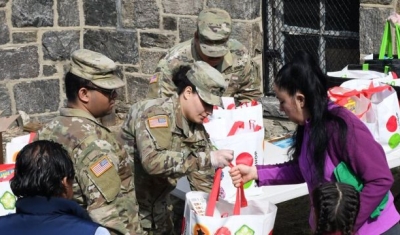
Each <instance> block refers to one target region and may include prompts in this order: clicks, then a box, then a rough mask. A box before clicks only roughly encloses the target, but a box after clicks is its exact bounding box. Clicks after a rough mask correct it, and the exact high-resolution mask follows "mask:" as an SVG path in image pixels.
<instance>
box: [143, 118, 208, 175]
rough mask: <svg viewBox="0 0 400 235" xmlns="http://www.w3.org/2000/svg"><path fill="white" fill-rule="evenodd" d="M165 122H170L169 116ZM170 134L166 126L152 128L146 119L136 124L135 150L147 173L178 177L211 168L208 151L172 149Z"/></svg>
mask: <svg viewBox="0 0 400 235" xmlns="http://www.w3.org/2000/svg"><path fill="white" fill-rule="evenodd" d="M150 118H151V117H150ZM167 118H168V117H167ZM167 122H168V123H170V122H169V118H168V120H167ZM171 136H172V134H171V130H170V128H169V127H168V126H167V127H164V128H160V127H157V128H152V127H150V125H149V122H148V119H144V120H141V121H140V122H139V124H138V125H136V140H137V142H136V145H137V150H138V151H139V154H140V157H141V159H140V160H141V162H142V165H143V168H144V169H145V170H146V171H147V172H148V173H149V174H152V175H162V176H172V177H180V176H183V175H187V174H189V173H190V172H193V171H198V170H207V169H210V168H211V162H210V153H209V152H208V151H206V152H193V151H190V150H187V151H179V152H177V151H172V150H171V148H170V145H171Z"/></svg>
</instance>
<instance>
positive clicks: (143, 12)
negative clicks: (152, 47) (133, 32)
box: [134, 0, 160, 28]
mask: <svg viewBox="0 0 400 235" xmlns="http://www.w3.org/2000/svg"><path fill="white" fill-rule="evenodd" d="M134 4H135V8H134V9H135V15H134V18H135V24H136V27H137V28H159V27H160V13H159V8H158V6H157V1H156V0H134Z"/></svg>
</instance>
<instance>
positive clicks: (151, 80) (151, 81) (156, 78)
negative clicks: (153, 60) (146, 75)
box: [150, 73, 160, 84]
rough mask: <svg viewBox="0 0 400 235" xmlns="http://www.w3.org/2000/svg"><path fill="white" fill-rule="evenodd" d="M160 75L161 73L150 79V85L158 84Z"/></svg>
mask: <svg viewBox="0 0 400 235" xmlns="http://www.w3.org/2000/svg"><path fill="white" fill-rule="evenodd" d="M159 75H160V73H156V74H154V75H153V76H152V77H151V78H150V84H152V83H156V82H157V81H158V76H159Z"/></svg>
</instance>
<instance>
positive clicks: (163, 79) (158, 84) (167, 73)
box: [147, 59, 176, 99]
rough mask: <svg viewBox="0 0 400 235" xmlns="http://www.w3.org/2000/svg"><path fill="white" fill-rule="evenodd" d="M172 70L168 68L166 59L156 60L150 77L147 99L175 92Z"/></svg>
mask: <svg viewBox="0 0 400 235" xmlns="http://www.w3.org/2000/svg"><path fill="white" fill-rule="evenodd" d="M172 76H173V75H172V71H171V70H170V69H169V66H168V61H167V60H166V59H161V60H160V62H158V65H157V68H156V72H155V73H154V74H153V76H152V77H151V78H150V81H149V90H148V92H147V98H148V99H155V98H163V97H171V96H173V95H175V94H176V86H175V84H174V82H173V81H172Z"/></svg>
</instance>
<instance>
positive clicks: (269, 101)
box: [260, 96, 287, 118]
mask: <svg viewBox="0 0 400 235" xmlns="http://www.w3.org/2000/svg"><path fill="white" fill-rule="evenodd" d="M260 100H261V104H262V106H263V110H264V117H275V118H287V116H286V114H285V113H284V112H282V111H280V110H279V100H278V99H277V98H275V97H272V96H265V97H262V98H261V99H260Z"/></svg>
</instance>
